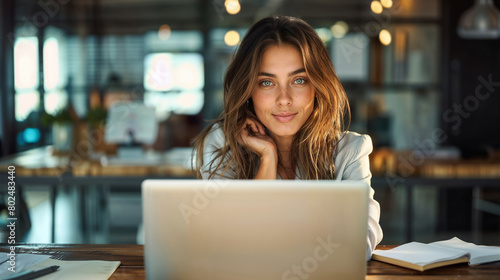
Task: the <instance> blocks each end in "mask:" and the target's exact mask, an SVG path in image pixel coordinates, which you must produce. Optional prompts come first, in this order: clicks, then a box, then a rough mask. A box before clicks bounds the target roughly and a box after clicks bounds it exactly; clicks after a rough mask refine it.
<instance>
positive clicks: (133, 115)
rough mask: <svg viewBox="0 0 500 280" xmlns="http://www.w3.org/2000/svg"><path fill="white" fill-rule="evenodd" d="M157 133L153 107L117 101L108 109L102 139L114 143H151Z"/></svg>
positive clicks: (139, 103)
mask: <svg viewBox="0 0 500 280" xmlns="http://www.w3.org/2000/svg"><path fill="white" fill-rule="evenodd" d="M157 134H158V123H157V120H156V117H155V109H154V108H153V107H150V106H146V105H144V104H143V103H141V102H117V103H114V104H113V105H112V106H111V108H110V109H109V111H108V117H107V120H106V127H105V133H104V140H105V141H106V143H115V144H132V143H140V144H148V145H149V144H152V143H153V142H154V141H155V140H156V137H157Z"/></svg>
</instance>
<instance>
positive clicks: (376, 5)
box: [370, 1, 384, 14]
mask: <svg viewBox="0 0 500 280" xmlns="http://www.w3.org/2000/svg"><path fill="white" fill-rule="evenodd" d="M370 8H371V9H372V12H374V13H375V14H381V13H382V11H383V10H384V8H383V7H382V4H380V1H372V3H371V5H370Z"/></svg>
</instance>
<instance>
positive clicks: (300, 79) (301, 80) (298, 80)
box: [293, 78, 306, 85]
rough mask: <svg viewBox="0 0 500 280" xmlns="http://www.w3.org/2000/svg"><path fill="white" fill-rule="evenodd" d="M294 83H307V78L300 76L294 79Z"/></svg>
mask: <svg viewBox="0 0 500 280" xmlns="http://www.w3.org/2000/svg"><path fill="white" fill-rule="evenodd" d="M293 82H294V83H296V84H298V85H303V84H305V83H306V80H305V79H302V78H298V79H297V80H295V81H293Z"/></svg>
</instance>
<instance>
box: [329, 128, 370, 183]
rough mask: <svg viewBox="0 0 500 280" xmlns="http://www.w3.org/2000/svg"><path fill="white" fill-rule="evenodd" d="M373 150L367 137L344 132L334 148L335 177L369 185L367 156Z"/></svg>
mask: <svg viewBox="0 0 500 280" xmlns="http://www.w3.org/2000/svg"><path fill="white" fill-rule="evenodd" d="M372 150H373V145H372V139H371V138H370V136H369V135H366V134H359V133H356V132H344V133H343V134H342V135H341V139H340V141H339V143H338V145H337V147H336V148H335V152H334V161H335V170H336V171H335V173H336V174H335V176H336V178H338V179H341V180H365V181H366V182H367V183H368V184H369V183H370V181H369V180H370V178H371V173H370V169H369V158H368V156H369V154H370V153H371V152H372Z"/></svg>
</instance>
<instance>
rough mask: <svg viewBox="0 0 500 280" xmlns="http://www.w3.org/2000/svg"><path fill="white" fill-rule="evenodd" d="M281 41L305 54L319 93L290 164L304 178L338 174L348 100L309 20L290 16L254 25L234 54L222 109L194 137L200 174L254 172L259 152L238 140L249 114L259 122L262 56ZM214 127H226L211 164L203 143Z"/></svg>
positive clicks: (295, 141) (250, 174) (216, 175)
mask: <svg viewBox="0 0 500 280" xmlns="http://www.w3.org/2000/svg"><path fill="white" fill-rule="evenodd" d="M283 44H289V45H292V46H295V47H296V48H297V49H298V50H299V51H300V53H301V54H302V59H303V62H304V68H305V71H306V73H307V76H308V77H309V80H310V81H311V84H312V86H313V87H314V90H315V96H316V98H315V100H314V109H313V111H312V113H311V115H310V117H309V118H308V119H307V121H306V122H305V123H304V125H303V126H302V127H301V128H300V129H299V131H298V132H297V133H296V134H295V136H294V138H293V142H292V145H291V149H290V155H291V156H290V158H291V159H292V160H293V162H292V166H294V167H299V168H298V169H299V174H298V175H299V178H300V179H333V178H334V176H335V164H334V161H335V158H334V150H335V148H336V146H337V144H338V143H339V141H340V138H341V137H343V136H342V134H343V133H342V131H343V128H344V123H347V125H348V124H349V122H350V110H349V103H348V100H347V96H346V94H345V91H344V88H343V87H342V85H341V83H340V81H339V79H338V77H337V74H336V73H335V70H334V68H333V65H332V62H331V60H330V56H329V54H328V51H327V50H326V47H325V45H324V43H323V42H322V41H321V39H320V38H319V36H318V34H317V33H316V31H315V30H314V29H313V28H312V27H311V26H310V25H309V24H307V23H306V22H305V21H303V20H301V19H298V18H294V17H288V16H274V17H267V18H264V19H262V20H260V21H258V22H257V23H255V24H254V25H253V26H252V27H251V28H250V30H249V31H248V32H247V34H246V35H245V37H244V38H243V40H242V41H241V44H240V46H239V47H238V49H237V51H236V53H235V54H234V55H233V60H232V62H231V64H230V65H229V67H228V69H227V72H226V75H225V77H224V110H223V112H222V113H221V115H220V116H219V117H218V118H217V119H216V120H214V121H213V122H212V123H211V124H210V125H209V126H207V127H206V128H205V129H204V130H203V131H202V132H201V133H200V134H199V135H198V136H197V137H196V138H195V139H194V141H193V146H194V149H195V151H196V153H195V154H196V167H195V172H196V174H197V177H198V178H201V172H202V168H203V171H204V172H207V170H208V172H209V176H208V177H209V178H214V179H217V178H219V177H223V176H224V174H225V173H226V172H227V171H228V170H231V171H232V173H234V174H236V177H235V178H234V179H253V177H254V176H255V174H256V171H257V168H258V166H259V156H258V155H257V154H256V153H254V152H252V151H251V150H250V149H247V148H245V147H244V146H243V145H241V144H239V143H238V139H239V137H240V129H241V127H242V126H243V125H244V123H245V120H246V119H247V118H251V119H254V120H256V121H258V118H257V116H256V114H255V111H254V108H253V104H252V102H251V96H252V92H253V91H254V88H255V87H256V86H257V83H258V79H257V76H258V73H259V69H260V63H261V57H262V56H263V54H264V52H265V51H266V50H267V49H268V48H269V47H270V46H275V45H278V46H279V45H283ZM344 117H346V118H345V119H344ZM217 124H218V125H217ZM214 126H215V127H220V128H221V129H222V130H223V133H224V145H223V146H222V147H221V148H219V149H217V150H215V151H214V153H215V154H214V155H213V160H212V161H211V162H208V163H207V162H203V147H204V142H205V139H206V138H207V136H208V134H209V133H211V131H212V130H213V128H214ZM279 161H280V159H278V164H281V163H280V162H279ZM233 176H234V175H233Z"/></svg>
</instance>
